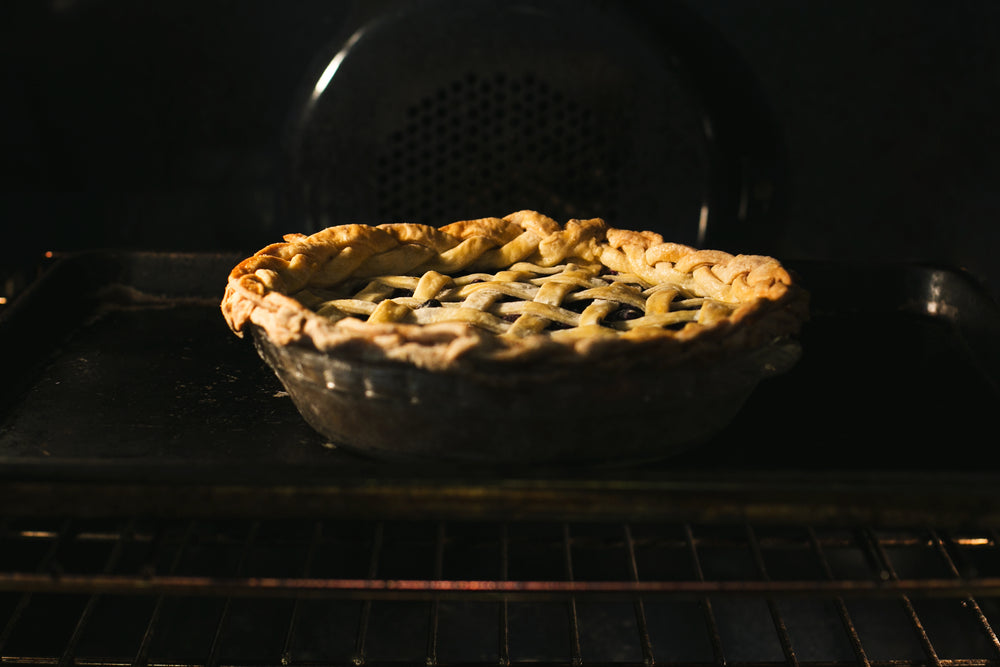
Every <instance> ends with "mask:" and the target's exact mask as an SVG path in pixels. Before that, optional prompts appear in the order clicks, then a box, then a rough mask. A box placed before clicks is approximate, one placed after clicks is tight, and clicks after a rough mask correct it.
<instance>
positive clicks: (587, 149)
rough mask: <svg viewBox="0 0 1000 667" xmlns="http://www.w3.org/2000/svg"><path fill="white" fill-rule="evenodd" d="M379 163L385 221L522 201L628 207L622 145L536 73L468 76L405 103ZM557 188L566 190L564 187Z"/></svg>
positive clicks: (612, 210) (607, 209)
mask: <svg viewBox="0 0 1000 667" xmlns="http://www.w3.org/2000/svg"><path fill="white" fill-rule="evenodd" d="M405 118H406V122H405V125H404V126H402V127H400V129H398V130H396V131H393V132H392V133H390V135H389V137H388V140H387V145H386V146H385V148H384V149H383V150H382V151H381V152H380V153H379V155H378V160H377V177H376V178H377V192H376V201H377V213H376V216H377V219H378V220H386V221H405V220H422V219H431V220H448V216H449V215H451V214H455V213H456V212H457V210H456V208H455V202H456V201H462V202H463V204H462V205H463V206H464V207H466V209H467V210H469V211H478V212H487V211H495V212H497V213H503V212H506V211H507V210H508V209H510V208H512V207H516V206H517V204H518V201H515V200H516V199H517V198H519V203H520V204H521V206H523V207H525V208H528V207H531V206H535V207H538V208H544V209H546V210H553V211H558V212H560V213H561V214H563V216H569V217H586V216H587V215H588V213H589V212H591V211H601V212H602V213H604V214H605V215H606V216H608V217H609V218H610V219H617V218H618V217H619V212H620V208H619V206H620V201H619V198H620V196H621V183H620V182H619V175H620V170H621V156H620V153H621V149H620V147H619V146H617V145H616V144H615V143H614V140H613V137H612V136H610V135H611V134H613V133H614V132H615V130H614V129H613V128H609V127H608V126H607V125H606V124H605V123H603V122H601V119H599V117H598V116H597V115H596V114H595V112H594V110H593V109H592V108H590V107H588V106H585V105H581V104H579V103H578V101H576V100H573V99H570V98H568V97H566V96H565V95H564V94H563V93H562V92H561V91H560V90H558V89H556V88H553V87H552V86H551V85H550V84H549V83H548V82H547V81H545V80H542V79H539V78H537V77H536V76H534V75H533V74H532V73H530V72H529V73H523V74H507V73H502V72H498V73H496V74H494V75H492V76H481V75H479V74H477V73H476V72H475V71H474V70H470V71H469V72H468V73H467V74H466V75H465V76H463V77H461V78H457V79H455V80H454V81H452V82H450V83H448V84H445V85H441V86H440V87H438V88H437V89H436V90H433V91H429V93H428V94H427V95H426V96H424V97H423V98H421V99H420V100H419V101H417V102H415V103H414V104H412V105H410V106H409V107H407V109H406V112H405ZM557 193H558V194H557Z"/></svg>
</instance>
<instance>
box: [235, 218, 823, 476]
mask: <svg viewBox="0 0 1000 667" xmlns="http://www.w3.org/2000/svg"><path fill="white" fill-rule="evenodd" d="M222 311H223V314H224V315H225V318H226V320H227V322H228V323H229V326H230V328H231V329H232V330H233V331H234V332H236V333H237V334H238V335H241V336H242V335H243V334H244V333H245V332H247V331H250V332H252V336H253V340H254V343H255V345H256V347H257V350H258V352H259V354H260V355H261V357H262V358H263V359H264V360H265V361H266V362H267V363H268V365H270V366H271V367H272V369H273V370H274V371H275V373H276V375H277V376H278V377H279V379H280V380H281V382H282V383H283V385H284V386H285V388H286V389H287V391H288V394H289V396H290V397H291V398H292V400H293V402H294V403H295V406H296V407H297V408H298V410H299V412H300V414H301V415H302V416H303V417H304V418H305V421H306V422H307V423H308V424H309V425H311V426H312V427H313V428H314V430H316V431H318V432H319V433H321V434H322V435H324V436H325V437H326V438H328V440H329V444H336V445H338V446H339V445H345V446H347V447H349V448H351V449H353V450H355V451H361V452H364V453H367V454H372V455H376V456H378V457H380V458H384V457H392V458H400V457H402V458H406V459H413V458H422V459H424V460H433V461H435V462H438V461H441V460H445V459H454V460H459V461H475V462H489V463H512V464H517V465H524V464H525V463H529V462H559V463H560V464H563V463H565V462H574V463H577V462H584V463H589V462H605V461H608V460H612V461H615V462H622V461H636V460H643V461H644V460H648V459H660V458H662V457H665V456H669V455H671V454H673V453H675V452H679V451H682V450H684V449H686V448H688V447H691V446H692V445H694V444H697V443H700V442H704V441H705V440H706V439H707V438H709V437H711V436H712V435H714V434H716V433H718V432H719V431H720V430H721V429H723V428H724V427H726V425H727V424H728V423H729V422H730V421H731V420H732V419H733V417H734V416H735V415H736V414H737V413H738V412H739V410H740V409H741V406H743V404H744V402H745V400H746V398H747V397H748V395H749V394H750V392H751V391H752V390H753V389H754V387H755V386H756V385H757V383H758V382H759V381H760V380H761V379H763V378H765V377H769V376H771V375H774V374H776V373H780V372H783V371H784V370H787V369H788V368H790V367H791V365H792V364H794V363H795V362H796V361H797V359H798V353H799V349H800V348H799V346H798V342H797V341H796V340H795V338H796V334H797V333H798V332H799V329H800V326H801V325H802V323H803V322H804V320H805V318H806V315H807V294H806V292H805V291H804V290H803V289H802V288H801V287H800V286H799V285H798V284H797V282H796V280H794V279H793V277H792V275H791V274H790V273H789V271H787V270H786V269H785V268H784V267H783V266H782V265H781V263H780V262H778V261H777V260H775V259H773V258H771V257H764V256H758V255H732V254H729V253H726V252H722V251H718V250H698V249H694V248H691V247H689V246H686V245H681V244H677V243H669V242H665V241H664V240H663V238H662V237H661V236H660V235H658V234H655V233H652V232H642V231H628V230H622V229H616V228H614V227H611V226H609V225H608V224H606V223H605V222H604V221H603V220H601V219H590V220H570V221H568V222H566V223H565V224H560V223H558V222H556V221H555V220H552V219H551V218H548V217H546V216H544V215H542V214H540V213H537V212H534V211H520V212H516V213H512V214H510V215H507V216H505V217H503V218H484V219H477V220H464V221H460V222H455V223H452V224H449V225H445V226H443V227H440V228H436V227H430V226H426V225H419V224H383V225H377V226H373V225H362V224H348V225H341V226H335V227H330V228H327V229H324V230H322V231H319V232H316V233H315V234H311V235H308V236H306V235H303V234H290V235H287V236H285V237H284V241H283V242H281V243H276V244H273V245H269V246H267V247H266V248H263V249H262V250H260V251H259V252H257V253H256V254H254V255H253V256H251V257H249V258H247V259H245V260H243V261H242V262H240V263H239V264H238V265H237V266H236V267H235V268H234V269H233V270H232V272H231V273H230V276H229V281H228V284H227V286H226V291H225V296H224V298H223V301H222Z"/></svg>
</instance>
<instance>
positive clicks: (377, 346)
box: [221, 211, 808, 370]
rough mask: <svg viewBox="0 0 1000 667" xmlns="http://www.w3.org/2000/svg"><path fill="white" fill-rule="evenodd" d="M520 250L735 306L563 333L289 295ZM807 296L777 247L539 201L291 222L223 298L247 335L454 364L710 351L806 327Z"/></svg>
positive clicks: (496, 258)
mask: <svg viewBox="0 0 1000 667" xmlns="http://www.w3.org/2000/svg"><path fill="white" fill-rule="evenodd" d="M519 261H527V262H531V263H534V264H538V265H540V266H555V265H558V264H561V263H565V262H567V261H577V262H599V263H601V264H603V265H604V266H606V267H608V268H610V269H613V270H615V271H618V272H620V273H633V274H636V275H638V276H639V277H640V278H642V279H643V280H645V281H647V282H649V283H651V284H661V283H672V284H678V285H682V286H686V287H688V288H692V289H695V290H696V291H698V292H699V293H701V294H702V295H704V296H709V297H712V298H715V299H719V300H721V301H726V302H729V303H731V304H735V306H736V307H735V308H734V309H733V310H732V312H730V313H729V314H728V315H726V316H723V317H719V318H716V319H714V320H713V321H711V322H689V323H688V324H687V325H685V326H684V328H682V329H680V330H668V329H657V330H653V331H650V330H648V329H644V330H635V331H631V332H628V333H625V334H622V335H619V336H610V337H605V336H601V337H596V338H585V337H584V338H575V339H569V340H565V339H558V340H557V339H555V338H553V337H550V336H548V335H531V336H527V337H524V338H507V337H499V336H496V335H494V334H491V333H488V332H484V331H482V330H480V329H477V328H476V327H473V326H469V325H466V324H460V323H440V324H431V325H415V324H401V323H392V324H369V323H366V322H362V321H360V320H357V319H354V318H346V319H343V320H340V321H338V322H335V323H334V322H331V321H330V320H328V319H326V318H324V317H322V316H320V315H317V314H316V313H314V312H312V311H311V310H309V309H307V308H305V307H304V306H303V305H302V304H300V303H299V302H298V301H296V300H295V299H294V298H293V297H292V296H290V295H292V294H295V293H296V292H297V291H299V290H301V289H303V288H304V287H306V286H317V287H328V286H332V285H336V284H337V283H339V282H341V281H343V280H344V279H346V278H349V277H352V278H356V277H367V276H377V275H384V274H387V273H391V274H399V273H409V274H414V273H417V274H419V273H420V272H423V271H427V270H435V271H439V272H441V273H453V272H457V271H466V272H469V271H497V270H502V269H505V268H507V267H509V266H511V265H512V264H514V263H516V262H519ZM807 301H808V295H807V294H806V292H805V291H804V290H802V289H801V288H800V287H799V286H798V285H797V284H796V283H795V282H794V280H793V279H792V276H791V275H790V274H789V272H788V271H787V270H786V269H785V268H784V267H783V266H782V265H781V264H780V262H778V261H777V260H776V259H774V258H771V257H766V256H761V255H731V254H729V253H726V252H723V251H719V250H697V249H695V248H691V247H689V246H686V245H681V244H677V243H669V242H665V241H664V240H663V238H662V237H661V236H660V235H659V234H656V233H653V232H639V231H629V230H622V229H615V228H612V227H609V226H608V225H607V224H606V223H605V222H604V221H603V220H601V219H599V218H594V219H590V220H570V221H568V222H567V223H566V224H565V225H560V224H559V223H558V222H556V221H555V220H552V219H551V218H548V217H546V216H544V215H541V214H539V213H537V212H535V211H519V212H516V213H512V214H510V215H508V216H505V217H503V218H482V219H477V220H464V221H459V222H455V223H452V224H449V225H445V226H444V227H441V228H435V227H430V226H427V225H419V224H413V223H401V224H384V225H377V226H370V225H361V224H348V225H340V226H336V227H330V228H327V229H324V230H322V231H319V232H317V233H315V234H312V235H310V236H306V235H303V234H289V235H286V236H285V237H284V242H282V243H275V244H272V245H269V246H267V247H265V248H263V249H261V250H259V251H258V252H257V253H255V254H254V255H253V256H251V257H248V258H247V259H245V260H243V261H242V262H240V263H239V264H238V265H237V266H236V267H235V268H234V269H233V270H232V271H231V273H230V275H229V280H228V284H227V286H226V291H225V295H224V297H223V299H222V303H221V308H222V313H223V315H224V317H225V319H226V321H227V323H228V324H229V327H230V328H231V329H232V331H233V332H235V333H236V334H237V335H239V336H242V335H243V333H244V331H245V330H246V329H247V328H248V325H255V326H257V327H259V328H260V329H262V330H263V331H264V333H266V335H267V336H268V338H270V339H271V341H272V342H274V343H275V344H278V345H304V346H307V347H311V348H315V349H316V350H319V351H321V352H334V351H337V352H342V353H345V354H347V355H351V356H354V357H358V358H362V359H369V360H374V359H385V360H396V361H403V362H407V363H412V364H415V365H417V366H419V367H422V368H427V369H431V370H444V369H448V368H454V367H458V366H466V365H469V364H473V365H474V364H476V363H482V362H484V361H496V362H505V363H509V362H517V361H531V360H536V359H539V358H541V357H544V358H545V359H546V361H552V362H565V361H572V360H580V361H585V362H587V363H595V362H599V361H602V360H605V361H607V360H613V362H614V363H620V361H621V360H622V359H623V358H637V359H639V360H641V361H642V363H643V364H644V365H646V364H648V363H650V362H652V363H659V364H662V365H671V364H673V363H677V362H679V361H681V360H684V359H691V358H692V357H694V358H699V357H705V358H708V357H711V356H718V355H719V354H720V352H725V351H726V350H746V349H752V348H755V347H759V346H761V345H764V344H766V343H768V342H770V341H771V340H773V339H775V338H776V337H783V336H790V335H794V334H796V333H798V331H799V328H800V326H801V323H802V322H803V321H804V320H805V319H806V317H807ZM648 355H653V356H652V357H651V356H648Z"/></svg>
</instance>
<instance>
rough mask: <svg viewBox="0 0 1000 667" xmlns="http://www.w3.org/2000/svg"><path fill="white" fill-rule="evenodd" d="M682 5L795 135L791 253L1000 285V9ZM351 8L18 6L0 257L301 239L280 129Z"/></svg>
mask: <svg viewBox="0 0 1000 667" xmlns="http://www.w3.org/2000/svg"><path fill="white" fill-rule="evenodd" d="M689 4H690V5H691V6H692V7H693V8H694V9H695V10H696V11H697V12H699V13H700V14H701V15H703V16H704V17H706V18H707V19H708V20H709V21H710V22H711V23H712V24H714V25H715V26H716V27H717V28H718V29H719V31H720V32H721V33H722V34H723V36H724V37H725V38H726V39H727V40H728V41H729V42H730V43H731V44H732V45H733V47H735V49H736V50H737V51H738V52H739V53H741V54H742V56H743V57H744V58H745V59H746V61H747V63H748V64H749V66H750V68H751V69H752V70H753V72H755V73H756V75H757V77H758V78H759V82H760V85H761V87H762V89H763V91H764V93H765V94H766V96H767V97H768V99H769V100H770V102H771V104H772V106H773V108H774V111H775V114H776V116H777V119H778V121H779V122H780V124H781V125H782V127H783V129H784V137H785V140H786V144H787V146H786V148H787V155H788V161H789V180H790V182H789V192H788V196H789V198H788V203H787V207H786V219H787V223H786V227H785V231H784V234H783V236H782V237H781V239H780V243H779V251H780V252H781V253H782V255H783V256H785V257H789V258H820V259H825V258H830V257H838V256H841V255H845V254H846V255H848V256H851V257H854V258H863V259H868V258H885V259H903V260H914V259H916V260H927V261H932V262H943V263H946V264H949V265H952V266H959V267H963V268H967V269H968V270H970V271H971V272H972V273H974V274H975V275H976V276H978V277H980V278H981V279H983V280H985V281H987V282H988V283H989V285H990V287H991V289H992V291H993V293H994V294H996V293H997V292H1000V275H998V269H997V268H995V263H994V262H993V261H992V254H993V251H994V249H995V248H997V247H998V241H1000V238H998V232H997V231H996V230H997V226H996V224H995V223H994V221H995V220H997V217H998V213H1000V211H998V209H1000V194H998V188H997V184H998V183H1000V164H998V162H1000V158H998V156H1000V133H998V132H997V131H996V127H995V100H996V98H997V92H998V87H1000V46H998V45H997V41H996V40H995V39H994V38H993V37H994V36H995V35H996V34H997V31H998V29H1000V6H998V5H997V4H996V3H993V2H990V1H989V0H968V1H967V2H964V3H960V4H959V5H955V6H951V5H949V6H947V7H945V6H942V5H940V4H939V3H932V2H930V1H929V0H920V1H917V2H912V1H909V0H884V1H883V2H879V3H868V2H863V1H862V0H845V1H843V2H837V3H815V2H810V3H801V2H794V1H791V0H771V1H769V2H767V3H764V4H763V5H758V4H747V3H736V2H730V1H729V0H691V1H690V3H689ZM350 10H351V6H350V3H347V2H334V3H331V2H319V1H313V0H307V1H302V2H295V3H288V4H281V5H279V4H276V3H271V2H260V1H257V0H247V1H241V2H235V1H223V0H219V1H215V2H210V3H202V2H191V1H181V2H174V1H171V2H162V1H157V2H148V3H130V2H124V1H122V0H48V1H46V2H36V1H34V0H12V1H9V2H6V3H4V6H3V8H2V9H0V42H2V44H3V47H2V53H3V56H2V63H0V81H3V84H4V88H3V91H4V92H3V104H0V143H2V146H0V148H2V150H0V224H2V225H3V229H4V232H3V233H4V237H5V240H6V241H7V243H4V244H3V246H4V248H3V250H2V253H3V256H2V257H0V260H2V261H4V262H12V261H25V258H27V260H28V261H30V259H31V258H33V257H34V256H36V254H37V253H39V252H41V251H43V250H47V249H50V248H56V249H73V248H77V247H95V246H109V245H113V246H124V247H139V248H150V249H238V250H253V249H256V248H257V247H260V245H261V244H263V243H267V242H270V241H272V240H275V239H276V238H277V237H278V236H279V235H280V234H282V233H285V232H288V231H297V230H293V229H289V228H288V227H289V226H290V224H291V223H288V222H285V221H282V220H280V218H278V217H277V215H276V210H277V201H276V182H277V180H278V177H279V173H278V170H279V162H278V157H277V156H278V155H279V153H280V149H281V138H282V137H281V132H282V128H283V125H284V123H285V120H286V118H287V115H288V113H289V110H290V108H291V105H292V103H293V97H294V95H295V94H296V92H297V90H298V86H299V85H300V84H301V83H302V77H303V76H304V74H305V72H306V70H307V68H308V66H309V65H310V64H311V63H312V61H313V59H314V58H315V56H316V54H317V53H318V52H319V51H320V50H321V49H322V48H324V47H325V46H326V45H327V43H328V42H329V41H330V40H331V39H332V38H334V37H335V36H336V35H338V34H339V30H341V29H342V28H343V26H344V22H345V21H346V18H347V16H348V15H349V12H350ZM497 213H503V212H501V211H498V212H497Z"/></svg>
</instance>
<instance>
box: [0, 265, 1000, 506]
mask: <svg viewBox="0 0 1000 667" xmlns="http://www.w3.org/2000/svg"><path fill="white" fill-rule="evenodd" d="M240 258H241V257H240V255H237V254H199V253H192V254H176V253H149V252H137V253H131V252H91V253H80V254H73V255H67V256H62V257H56V258H55V259H54V260H53V261H52V262H51V264H50V265H49V266H47V267H46V269H45V271H44V273H43V275H42V278H41V279H40V280H38V281H37V282H36V283H35V284H33V285H32V287H31V288H30V289H29V290H28V291H26V292H25V293H24V294H23V295H22V296H21V297H20V298H18V299H17V300H16V301H15V303H14V304H13V305H11V306H8V307H7V308H6V310H4V311H3V312H2V313H0V358H2V364H3V368H4V369H5V371H4V376H5V382H4V383H3V389H2V391H0V502H6V503H16V504H18V505H21V506H22V507H23V509H24V510H25V511H37V512H48V511H66V510H67V509H72V510H74V511H80V512H102V511H112V510H116V509H125V508H127V507H129V506H131V507H133V508H139V509H144V510H145V511H150V512H174V511H182V510H183V511H188V512H190V511H193V510H198V509H199V508H201V509H202V510H203V511H212V510H219V511H221V510H229V511H244V510H245V511H272V512H278V511H288V512H292V511H295V512H301V511H317V512H328V511H330V512H341V511H348V512H355V513H356V512H403V513H413V512H425V513H435V512H445V513H456V512H457V513H468V514H478V513H482V512H494V513H500V514H504V515H510V516H514V515H518V514H524V513H531V512H536V511H542V510H545V511H550V510H551V511H556V510H558V511H559V512H561V513H563V514H570V513H576V514H578V515H580V516H594V515H596V514H598V513H602V514H604V513H621V514H626V515H630V516H634V515H636V514H637V513H639V514H641V513H648V514H650V515H657V516H659V515H668V514H682V515H686V514H690V513H691V512H694V513H695V514H696V515H697V516H701V517H702V518H707V517H709V516H719V515H720V513H721V514H727V513H728V514H732V513H736V514H740V515H741V516H744V515H745V516H750V515H754V514H755V513H757V514H760V515H761V516H766V515H767V513H769V512H775V511H778V510H782V511H785V512H788V511H794V512H796V513H800V514H805V513H808V514H809V515H810V516H813V517H814V518H816V519H822V518H823V517H827V518H834V517H836V518H839V519H842V520H853V519H854V518H858V517H861V518H864V519H866V520H871V519H872V517H873V516H874V515H877V516H878V517H882V519H884V520H888V519H889V518H892V517H895V518H893V520H902V519H903V518H904V517H903V516H902V515H899V516H896V515H894V514H893V512H905V511H913V510H914V509H915V508H919V509H920V511H922V512H928V511H935V512H939V513H942V512H947V513H957V514H958V516H960V517H964V518H965V519H966V520H968V519H969V518H970V517H973V516H975V517H979V518H985V517H988V516H990V515H991V513H993V512H997V510H996V509H995V506H994V505H995V503H996V501H994V500H993V499H992V497H993V495H994V494H993V493H992V489H993V488H995V486H994V485H995V484H996V481H997V479H1000V477H997V474H1000V465H998V463H997V458H998V457H997V453H996V451H995V450H996V449H997V448H996V445H995V443H994V442H992V439H991V436H989V433H990V432H991V430H990V429H991V427H992V426H993V423H994V411H995V410H996V409H997V407H998V406H1000V392H998V384H997V382H998V377H1000V373H998V368H1000V363H998V356H997V351H996V341H997V340H1000V324H998V323H1000V316H998V311H997V308H996V305H995V303H994V302H993V300H992V299H991V298H990V296H989V295H987V294H986V293H984V292H983V291H982V290H981V289H980V288H979V287H978V285H976V284H975V283H974V281H972V280H971V279H970V278H969V277H968V276H966V275H965V274H962V273H961V272H958V271H954V270H950V269H947V268H940V267H928V266H916V265H892V266H884V265H878V266H876V265H844V264H838V263H824V262H800V263H797V264H796V263H790V266H791V268H793V269H794V270H796V271H797V272H798V273H799V274H800V277H801V279H802V281H803V282H804V283H805V285H806V286H807V288H809V290H810V292H811V293H812V295H813V305H812V311H813V316H812V319H811V321H810V322H809V324H808V325H807V327H806V330H805V331H804V332H803V335H802V343H803V349H804V353H803V357H802V359H801V360H800V362H799V364H798V365H797V366H796V367H795V368H794V369H793V370H792V371H791V372H789V373H787V374H786V375H784V376H781V377H778V378H772V379H769V380H767V381H766V382H764V383H762V384H761V386H760V387H758V389H757V391H756V392H755V393H754V394H753V396H752V397H751V399H750V400H749V402H748V403H747V404H746V406H745V407H744V409H743V411H742V412H741V413H740V415H739V416H738V417H737V419H736V420H735V421H734V423H733V424H732V425H731V426H730V427H729V428H728V429H726V430H725V431H724V432H723V433H721V434H720V435H719V436H718V437H717V438H715V439H714V440H712V441H711V442H708V443H706V444H704V445H702V446H700V447H698V448H697V449H695V450H692V451H690V452H687V453H685V454H682V455H679V456H676V457H672V458H670V459H667V460H664V461H662V462H660V463H657V464H654V465H649V464H645V465H643V466H641V467H628V466H622V467H614V466H611V467H601V468H591V467H584V466H579V467H577V466H573V465H561V466H559V467H555V468H539V467H531V468H530V469H525V468H519V467H517V466H508V467H482V466H469V465H464V466H463V465H457V464H455V465H443V464H438V463H436V462H428V463H426V464H413V463H407V464H405V465H400V464H394V463H389V462H381V461H376V460H371V459H366V458H364V457H361V456H358V455H356V454H353V453H351V452H349V451H347V450H344V449H343V448H341V447H337V445H336V443H330V442H327V441H326V440H325V439H324V438H323V437H322V436H320V435H318V434H317V433H315V432H314V431H312V429H310V428H309V427H308V426H307V425H306V424H305V422H304V421H303V420H302V418H301V417H300V416H299V414H298V413H297V411H296V410H295V408H294V406H293V405H292V403H291V401H290V399H289V398H288V396H287V394H286V393H285V392H284V390H283V388H282V386H281V385H280V383H279V382H278V380H277V379H276V378H275V377H274V375H273V374H272V373H271V371H270V369H269V368H267V366H266V365H265V364H264V363H263V362H262V361H261V360H260V358H259V357H258V356H257V354H256V352H255V351H254V349H253V346H252V343H251V342H250V341H249V340H241V339H239V338H236V337H235V336H234V335H232V333H231V332H230V331H229V329H228V328H227V327H226V325H225V322H224V321H223V319H222V316H221V313H220V311H219V308H218V303H219V300H220V298H221V293H222V289H223V287H224V285H225V280H226V276H227V274H228V272H229V269H230V268H231V267H232V266H233V265H234V264H235V263H236V262H237V261H238V260H239V259H240ZM845 275H852V276H853V280H852V284H856V285H858V286H859V287H851V286H849V285H848V284H847V281H846V280H845V279H844V276H845ZM567 419H572V415H567ZM656 436H657V434H656V433H650V434H649V437H650V438H655V437H656ZM609 447H614V443H609ZM859 494H860V495H859ZM942 495H946V496H948V497H947V498H946V500H948V501H949V502H948V503H945V504H943V505H942V504H941V500H942ZM8 506H9V505H8ZM949 515H950V514H949ZM994 518H995V515H994Z"/></svg>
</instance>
